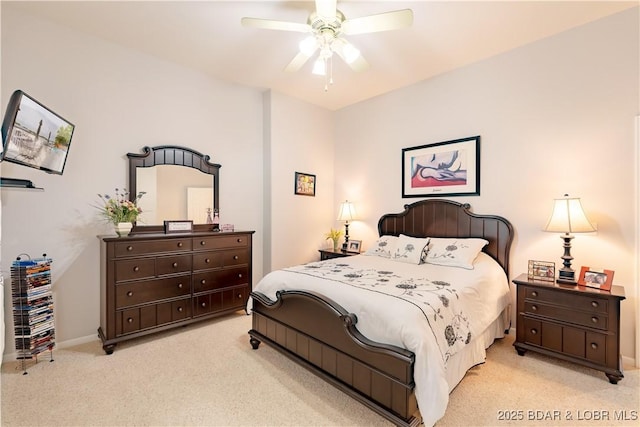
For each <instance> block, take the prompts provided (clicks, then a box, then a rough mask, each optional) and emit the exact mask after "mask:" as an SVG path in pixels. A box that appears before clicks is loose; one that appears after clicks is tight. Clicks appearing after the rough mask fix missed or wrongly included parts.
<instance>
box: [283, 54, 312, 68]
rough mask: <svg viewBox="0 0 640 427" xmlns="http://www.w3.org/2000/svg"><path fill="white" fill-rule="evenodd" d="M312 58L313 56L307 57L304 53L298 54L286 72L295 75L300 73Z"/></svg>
mask: <svg viewBox="0 0 640 427" xmlns="http://www.w3.org/2000/svg"><path fill="white" fill-rule="evenodd" d="M309 58H311V55H307V54H306V53H304V52H298V54H297V55H296V56H295V57H294V58H293V59H292V60H291V62H289V65H287V66H286V67H285V68H284V70H285V71H287V72H289V73H294V72H296V71H298V70H299V69H300V68H302V66H303V65H304V64H305V62H307V60H308V59H309Z"/></svg>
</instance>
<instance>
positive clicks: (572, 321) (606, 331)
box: [513, 274, 625, 384]
mask: <svg viewBox="0 0 640 427" xmlns="http://www.w3.org/2000/svg"><path fill="white" fill-rule="evenodd" d="M513 282H514V283H515V284H516V285H517V288H518V289H517V294H518V296H517V301H518V308H517V309H518V318H517V324H516V332H517V333H516V341H515V342H514V344H513V345H514V346H515V348H516V350H517V351H518V354H519V355H521V356H523V355H524V353H525V352H526V351H527V350H531V351H536V352H538V353H542V354H546V355H548V356H555V357H557V358H559V359H563V360H567V361H570V362H575V363H579V364H580V365H584V366H588V367H590V368H593V369H597V370H600V371H603V372H604V373H605V375H606V376H607V378H609V381H610V382H611V383H612V384H617V382H618V381H620V380H621V379H622V378H623V377H624V375H623V374H622V362H621V360H620V301H622V300H623V299H625V296H624V288H623V287H621V286H612V287H611V291H601V290H599V289H594V288H588V287H584V286H572V285H562V284H557V283H555V282H541V281H529V280H528V279H527V275H526V274H522V275H520V276H518V277H517V278H516V279H514V280H513Z"/></svg>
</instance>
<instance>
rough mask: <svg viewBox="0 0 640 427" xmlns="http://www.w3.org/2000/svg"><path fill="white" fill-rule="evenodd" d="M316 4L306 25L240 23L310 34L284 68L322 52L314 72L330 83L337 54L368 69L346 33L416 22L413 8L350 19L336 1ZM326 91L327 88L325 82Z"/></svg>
mask: <svg viewBox="0 0 640 427" xmlns="http://www.w3.org/2000/svg"><path fill="white" fill-rule="evenodd" d="M315 4H316V10H315V11H314V12H312V13H311V15H309V18H308V19H307V23H306V24H302V23H297V22H287V21H274V20H271V19H260V18H242V20H241V22H242V25H243V26H245V27H253V28H262V29H267V30H283V31H294V32H299V33H309V36H308V37H306V38H305V39H303V40H302V41H301V42H300V44H299V48H300V52H299V53H298V54H297V55H296V56H295V57H294V58H293V60H292V61H291V62H290V63H289V65H287V66H286V67H285V71H289V72H294V71H298V70H299V69H300V68H301V67H302V66H303V65H304V64H305V63H306V62H307V61H308V60H309V58H311V57H312V56H313V55H314V54H315V53H316V51H319V54H318V58H317V60H316V61H315V63H314V67H313V73H314V74H320V75H324V76H325V77H327V76H328V80H327V82H328V83H329V84H331V83H333V81H332V79H331V65H332V63H331V61H332V58H333V54H334V53H335V54H337V55H338V56H339V57H340V58H342V59H343V60H344V62H346V63H347V64H348V65H349V66H350V67H351V68H352V69H353V70H355V71H364V70H366V69H367V68H369V63H368V62H367V61H366V60H365V59H364V58H363V57H362V55H361V54H360V51H359V50H358V49H357V48H356V47H355V46H354V45H352V44H351V43H349V42H348V41H347V40H346V39H345V38H344V37H343V35H345V36H349V35H353V34H364V33H375V32H380V31H389V30H396V29H400V28H406V27H409V26H411V24H412V23H413V12H412V11H411V9H403V10H396V11H392V12H385V13H380V14H377V15H370V16H364V17H361V18H354V19H347V18H345V16H344V15H343V14H342V12H340V11H339V10H338V9H337V8H336V0H315ZM325 90H327V85H326V84H325Z"/></svg>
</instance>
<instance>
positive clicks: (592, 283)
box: [578, 267, 614, 291]
mask: <svg viewBox="0 0 640 427" xmlns="http://www.w3.org/2000/svg"><path fill="white" fill-rule="evenodd" d="M613 273H614V271H613V270H605V269H600V268H591V267H582V268H581V269H580V277H578V285H580V286H587V287H589V288H596V289H600V290H601V291H610V290H611V285H612V284H613Z"/></svg>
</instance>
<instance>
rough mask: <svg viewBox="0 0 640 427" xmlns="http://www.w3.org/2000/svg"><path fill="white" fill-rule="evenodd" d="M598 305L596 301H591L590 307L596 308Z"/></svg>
mask: <svg viewBox="0 0 640 427" xmlns="http://www.w3.org/2000/svg"><path fill="white" fill-rule="evenodd" d="M599 305H600V304H598V301H591V307H593V308H597V307H598V306H599Z"/></svg>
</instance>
